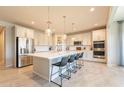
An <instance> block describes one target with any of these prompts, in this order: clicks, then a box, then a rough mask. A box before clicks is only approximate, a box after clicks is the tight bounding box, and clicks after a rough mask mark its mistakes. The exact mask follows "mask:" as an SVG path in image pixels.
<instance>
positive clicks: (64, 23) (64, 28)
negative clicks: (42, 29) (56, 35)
mask: <svg viewBox="0 0 124 93" xmlns="http://www.w3.org/2000/svg"><path fill="white" fill-rule="evenodd" d="M63 18H64V34H65V30H66V29H65V18H66V16H63Z"/></svg>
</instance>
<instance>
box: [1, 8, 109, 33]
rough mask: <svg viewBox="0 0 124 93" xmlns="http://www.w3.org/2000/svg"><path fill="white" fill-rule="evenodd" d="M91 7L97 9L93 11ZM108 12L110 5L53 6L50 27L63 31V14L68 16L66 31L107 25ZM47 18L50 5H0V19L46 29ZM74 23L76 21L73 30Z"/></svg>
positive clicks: (70, 31)
mask: <svg viewBox="0 0 124 93" xmlns="http://www.w3.org/2000/svg"><path fill="white" fill-rule="evenodd" d="M91 8H94V9H95V10H94V11H92V12H91V11H90V9H91ZM108 13H109V7H108V6H93V7H92V6H51V7H50V21H51V22H52V24H51V25H50V28H51V29H52V31H53V32H55V33H63V31H64V19H63V16H66V19H65V21H66V23H65V24H66V33H72V32H77V31H83V30H87V29H90V28H94V27H99V26H105V25H106V24H107V19H108ZM47 18H48V7H46V6H0V20H4V21H8V22H12V23H15V24H19V25H23V26H28V27H31V28H35V29H39V30H43V31H45V29H47V23H46V22H47V21H48V20H47ZM32 21H33V23H32ZM72 23H75V25H74V29H73V30H72Z"/></svg>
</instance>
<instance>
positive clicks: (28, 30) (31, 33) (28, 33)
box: [26, 29, 34, 38]
mask: <svg viewBox="0 0 124 93" xmlns="http://www.w3.org/2000/svg"><path fill="white" fill-rule="evenodd" d="M26 34H27V37H28V38H34V31H33V30H31V29H26Z"/></svg>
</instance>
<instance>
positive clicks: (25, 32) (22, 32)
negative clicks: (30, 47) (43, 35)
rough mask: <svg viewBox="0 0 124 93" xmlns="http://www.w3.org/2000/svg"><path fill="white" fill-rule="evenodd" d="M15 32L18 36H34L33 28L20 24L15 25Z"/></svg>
mask: <svg viewBox="0 0 124 93" xmlns="http://www.w3.org/2000/svg"><path fill="white" fill-rule="evenodd" d="M15 33H16V36H18V37H27V38H34V30H32V29H28V28H25V27H21V26H17V25H16V26H15Z"/></svg>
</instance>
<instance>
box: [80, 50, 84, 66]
mask: <svg viewBox="0 0 124 93" xmlns="http://www.w3.org/2000/svg"><path fill="white" fill-rule="evenodd" d="M83 54H84V52H82V53H80V56H79V61H80V62H81V63H80V64H79V66H80V67H82V66H84V61H83ZM82 63H83V64H82Z"/></svg>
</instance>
